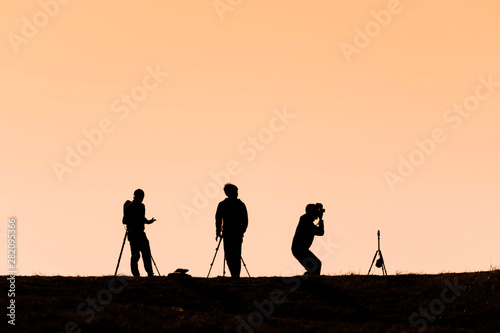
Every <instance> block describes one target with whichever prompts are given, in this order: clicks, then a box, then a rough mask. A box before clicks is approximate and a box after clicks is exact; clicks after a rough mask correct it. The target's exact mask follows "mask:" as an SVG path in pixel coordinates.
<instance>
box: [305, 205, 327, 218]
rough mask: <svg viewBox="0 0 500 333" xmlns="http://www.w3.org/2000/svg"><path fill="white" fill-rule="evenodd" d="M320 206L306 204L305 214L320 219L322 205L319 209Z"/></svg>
mask: <svg viewBox="0 0 500 333" xmlns="http://www.w3.org/2000/svg"><path fill="white" fill-rule="evenodd" d="M319 205H320V204H308V205H307V206H306V214H308V215H311V216H313V217H314V218H316V217H320V215H321V214H320V208H321V209H322V208H323V205H321V207H319Z"/></svg>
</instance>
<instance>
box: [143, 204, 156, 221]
mask: <svg viewBox="0 0 500 333" xmlns="http://www.w3.org/2000/svg"><path fill="white" fill-rule="evenodd" d="M141 210H142V211H141V216H143V217H144V224H151V223H153V222H154V221H156V219H155V218H154V217H153V218H152V219H151V220H148V219H147V218H146V206H144V204H142V206H141Z"/></svg>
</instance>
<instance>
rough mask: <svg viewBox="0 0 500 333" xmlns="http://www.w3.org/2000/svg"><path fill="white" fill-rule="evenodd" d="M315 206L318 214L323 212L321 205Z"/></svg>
mask: <svg viewBox="0 0 500 333" xmlns="http://www.w3.org/2000/svg"><path fill="white" fill-rule="evenodd" d="M315 206H316V209H317V210H318V212H320V213H324V212H325V209H324V208H323V204H320V203H317V204H316V205H315Z"/></svg>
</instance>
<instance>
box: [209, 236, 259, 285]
mask: <svg viewBox="0 0 500 333" xmlns="http://www.w3.org/2000/svg"><path fill="white" fill-rule="evenodd" d="M221 242H222V237H220V239H219V244H217V248H216V249H215V254H214V259H212V263H211V264H210V269H209V270H208V274H207V278H208V277H210V272H211V271H212V266H213V265H214V262H215V257H216V256H217V252H218V251H219V247H220V243H221ZM240 258H241V262H242V263H243V266H244V267H245V270H246V271H247V274H248V277H251V276H250V273H249V272H248V268H247V265H246V264H245V261H244V260H243V257H240ZM222 276H226V255H225V254H224V263H223V267H222Z"/></svg>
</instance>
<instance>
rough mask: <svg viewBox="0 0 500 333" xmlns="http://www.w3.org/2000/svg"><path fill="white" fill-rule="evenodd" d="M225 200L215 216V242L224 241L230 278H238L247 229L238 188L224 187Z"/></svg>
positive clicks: (246, 215)
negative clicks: (244, 235) (242, 245)
mask: <svg viewBox="0 0 500 333" xmlns="http://www.w3.org/2000/svg"><path fill="white" fill-rule="evenodd" d="M224 193H226V195H227V198H226V199H225V200H224V201H221V202H220V203H219V206H218V207H217V213H216V214H215V227H216V235H217V236H216V238H215V239H216V240H217V239H218V238H219V237H222V238H223V239H224V252H225V256H226V261H227V266H228V267H229V271H230V272H231V276H232V277H240V270H241V244H242V243H243V234H244V233H245V231H246V230H247V227H248V213H247V207H246V206H245V204H244V203H243V202H242V201H241V200H240V199H238V188H237V187H236V186H235V185H233V184H226V185H225V186H224Z"/></svg>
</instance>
